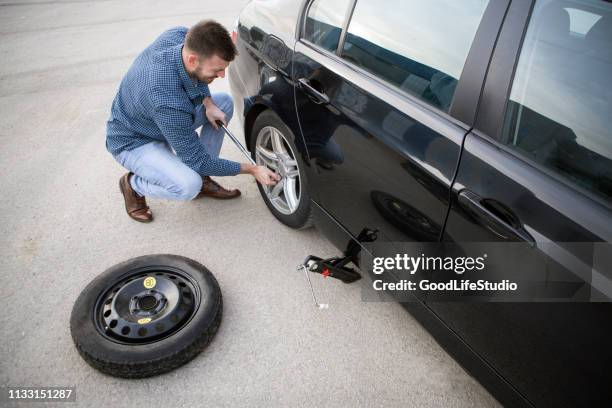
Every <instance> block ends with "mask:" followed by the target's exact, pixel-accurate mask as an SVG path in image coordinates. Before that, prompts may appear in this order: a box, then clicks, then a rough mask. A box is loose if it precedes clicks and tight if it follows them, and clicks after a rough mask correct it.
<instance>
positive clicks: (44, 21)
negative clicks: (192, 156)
mask: <svg viewBox="0 0 612 408" xmlns="http://www.w3.org/2000/svg"><path fill="white" fill-rule="evenodd" d="M244 3H245V1H233V0H228V1H223V2H212V1H195V0H190V1H159V0H151V1H144V0H134V1H129V2H128V1H122V0H109V1H44V0H41V1H0V61H2V63H1V64H0V171H1V177H0V191H1V194H0V271H1V275H0V278H1V280H2V283H1V284H0V299H1V302H2V303H1V304H2V311H1V312H0V328H1V334H2V337H1V340H0V386H3V387H6V386H18V387H26V386H28V387H31V386H72V387H76V395H77V402H76V404H72V405H63V404H62V405H61V406H79V407H102V406H107V407H134V406H144V405H145V404H146V405H149V406H167V407H198V406H209V407H223V406H227V407H237V406H252V407H257V406H264V405H265V406H271V407H280V406H283V407H285V406H317V407H319V406H326V407H355V406H380V407H383V406H384V407H400V406H401V407H411V406H413V407H442V406H444V407H472V406H478V407H480V406H497V405H498V403H497V402H496V401H495V399H493V398H492V397H491V396H490V395H489V394H488V393H487V391H486V390H484V389H483V387H482V386H481V385H480V384H478V383H477V382H476V381H475V380H474V379H473V378H472V377H470V376H469V375H468V374H467V373H466V372H465V371H464V370H463V369H462V368H461V367H460V366H459V365H458V364H457V363H456V362H455V361H454V360H453V359H452V358H451V357H450V356H449V355H448V354H447V353H446V352H444V351H443V350H442V349H441V347H440V346H439V345H438V344H437V343H436V342H435V341H434V340H433V338H432V337H431V336H430V335H429V334H428V333H427V332H426V331H425V330H424V329H423V328H422V327H421V326H420V325H419V324H418V323H417V322H416V321H415V320H414V319H413V318H412V317H411V316H410V315H409V314H408V313H407V312H406V311H405V310H404V309H403V308H402V307H401V306H400V305H399V304H397V303H393V302H386V303H366V302H362V301H361V293H360V288H359V285H357V284H353V285H345V284H342V283H341V282H339V281H333V280H325V281H324V280H323V279H322V278H320V277H318V276H314V275H313V284H314V286H315V289H316V290H317V293H318V296H319V297H320V301H322V302H325V303H329V304H330V308H329V309H327V310H318V309H316V308H315V307H314V306H313V304H312V299H311V297H310V293H309V290H308V286H307V282H306V280H305V277H304V275H303V273H300V272H297V271H296V270H295V268H296V265H297V264H298V263H299V262H300V261H302V260H303V259H304V258H305V256H306V255H307V254H316V255H319V256H334V255H338V254H339V252H338V251H337V250H336V249H335V248H334V247H333V246H332V245H331V244H330V243H329V242H328V241H326V240H325V238H323V237H322V235H320V234H319V233H318V232H317V231H316V230H315V229H309V230H305V231H294V230H292V229H289V228H287V227H285V226H283V225H282V224H280V223H279V222H277V221H276V219H275V218H274V217H273V216H272V215H271V214H270V213H269V211H268V210H267V208H266V206H265V205H264V203H263V201H262V199H261V197H260V195H259V192H258V190H257V187H256V185H255V183H254V181H253V180H252V178H251V177H249V176H246V175H240V176H237V177H231V178H224V179H219V181H221V182H222V183H223V184H224V185H226V186H228V187H237V188H240V189H241V190H242V193H243V195H242V197H241V198H239V199H236V200H231V201H227V202H223V201H215V200H212V199H201V200H196V201H191V202H170V201H162V200H149V205H150V206H151V209H152V211H153V212H154V215H155V221H154V222H153V223H152V224H140V223H136V222H134V221H132V220H130V219H129V218H128V217H127V215H126V214H125V210H124V206H123V201H122V197H121V195H120V193H119V190H118V180H119V177H120V176H121V175H122V174H123V173H124V170H123V169H122V168H121V167H120V166H119V164H118V163H116V162H115V161H114V159H113V158H112V157H111V156H110V154H108V153H107V152H106V150H105V146H104V142H105V126H106V120H107V118H108V115H109V111H110V106H111V102H112V99H113V97H114V95H115V92H116V90H117V87H118V85H119V82H120V81H121V78H122V76H123V74H124V73H125V72H126V70H127V69H128V67H129V66H130V64H131V62H132V60H133V59H134V58H135V57H136V55H137V54H138V52H139V51H141V50H142V49H143V48H144V47H145V46H147V45H148V44H149V43H150V42H151V41H152V40H153V39H154V38H155V37H156V36H157V35H159V34H160V33H161V32H162V31H163V30H165V29H167V28H170V27H172V26H177V25H184V26H190V25H191V24H193V23H195V22H197V21H199V20H200V19H204V18H214V19H216V20H218V21H220V22H221V23H223V24H225V25H226V26H227V27H228V28H229V27H231V26H232V25H233V22H234V20H235V19H236V17H237V15H238V13H239V10H240V9H241V6H242V5H243V4H244ZM211 89H212V90H213V92H215V91H228V92H229V86H228V83H227V81H226V80H217V81H215V82H214V83H213V84H212V86H211ZM230 129H231V130H232V131H233V132H234V133H235V134H237V135H239V137H243V135H242V131H241V129H240V126H239V123H238V121H237V120H234V121H232V123H231V124H230ZM222 156H223V157H226V158H230V159H234V160H241V155H240V153H239V152H238V150H237V149H236V148H235V147H234V146H233V145H232V144H231V143H230V142H229V141H226V143H225V144H224V146H223V150H222ZM153 253H173V254H178V255H183V256H186V257H190V258H193V259H195V260H197V261H199V262H201V263H203V264H204V265H206V266H207V267H208V268H209V269H210V270H211V271H212V272H213V273H214V274H215V275H216V277H217V279H218V280H219V283H220V285H221V289H222V291H223V295H224V316H223V321H222V324H221V327H220V330H219V332H218V334H217V336H216V337H215V339H214V341H213V342H212V344H211V345H210V346H209V347H208V348H207V349H206V350H205V351H204V353H202V354H201V355H200V356H198V357H197V358H196V359H195V360H193V361H192V362H190V363H189V364H187V365H186V366H184V367H182V368H180V369H178V370H175V371H173V372H170V373H168V374H165V375H162V376H159V377H154V378H149V379H144V380H122V379H118V378H113V377H109V376H106V375H103V374H101V373H99V372H97V371H96V370H94V369H92V368H91V367H89V366H88V365H87V364H86V363H85V362H84V361H83V360H82V359H81V358H80V357H79V355H78V353H77V351H76V349H75V348H74V346H73V343H72V340H71V337H70V331H69V324H68V322H69V318H70V312H71V309H72V305H73V302H74V301H75V299H76V298H77V296H78V294H79V293H80V291H81V290H82V289H83V288H84V287H85V285H86V284H87V283H88V282H90V281H91V280H92V279H93V278H94V277H95V276H96V275H98V274H99V273H101V272H102V271H104V270H105V269H106V268H108V267H110V266H112V265H113V264H115V263H118V262H121V261H123V260H126V259H128V258H131V257H135V256H140V255H145V254H153Z"/></svg>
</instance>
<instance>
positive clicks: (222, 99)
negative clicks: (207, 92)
mask: <svg viewBox="0 0 612 408" xmlns="http://www.w3.org/2000/svg"><path fill="white" fill-rule="evenodd" d="M212 98H213V102H214V103H215V105H217V106H218V107H219V109H221V110H222V111H223V113H225V118H226V121H228V122H229V121H230V119H231V118H232V116H233V115H234V101H233V100H232V97H231V95H230V94H228V93H226V92H219V93H216V94H214V95H213V96H212Z"/></svg>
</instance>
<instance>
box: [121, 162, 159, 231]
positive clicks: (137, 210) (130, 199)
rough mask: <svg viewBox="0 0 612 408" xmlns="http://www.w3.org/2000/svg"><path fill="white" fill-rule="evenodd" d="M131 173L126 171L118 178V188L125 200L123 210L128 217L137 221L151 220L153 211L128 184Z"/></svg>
mask: <svg viewBox="0 0 612 408" xmlns="http://www.w3.org/2000/svg"><path fill="white" fill-rule="evenodd" d="M132 175H133V174H132V173H126V174H124V175H123V176H121V178H120V179H119V189H120V190H121V194H123V199H124V200H125V211H127V213H128V215H129V216H130V218H132V219H133V220H136V221H138V222H151V221H153V213H151V210H149V206H147V202H146V200H145V198H144V197H139V196H138V194H136V192H135V191H134V189H133V188H132V186H131V185H130V177H131V176H132Z"/></svg>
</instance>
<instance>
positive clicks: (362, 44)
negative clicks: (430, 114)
mask: <svg viewBox="0 0 612 408" xmlns="http://www.w3.org/2000/svg"><path fill="white" fill-rule="evenodd" d="M487 2H488V1H487V0H462V1H456V0H429V1H420V0H402V1H398V0H358V1H357V5H356V6H355V11H354V13H353V18H352V19H351V22H350V25H349V29H348V34H347V37H346V41H345V43H344V46H343V51H342V56H343V58H345V59H347V60H349V61H351V62H353V63H354V64H356V65H358V66H360V67H362V68H364V69H366V70H367V71H370V72H371V73H373V74H376V75H377V76H379V77H381V78H382V79H384V80H386V81H388V82H390V83H392V84H393V85H396V86H398V87H399V88H401V89H403V90H405V91H407V92H409V93H411V94H413V95H416V96H418V97H420V98H421V99H423V100H425V101H427V102H428V103H430V104H432V105H434V106H436V107H438V108H440V109H443V110H445V111H447V110H448V109H449V108H450V104H451V101H452V99H453V95H454V93H455V88H456V86H457V81H458V79H459V76H460V75H461V71H462V69H463V65H464V64H465V60H466V58H467V55H468V51H469V49H470V46H471V45H472V41H473V40H474V35H475V34H476V29H477V28H478V25H479V24H480V19H481V18H482V15H483V13H484V10H485V7H486V5H487Z"/></svg>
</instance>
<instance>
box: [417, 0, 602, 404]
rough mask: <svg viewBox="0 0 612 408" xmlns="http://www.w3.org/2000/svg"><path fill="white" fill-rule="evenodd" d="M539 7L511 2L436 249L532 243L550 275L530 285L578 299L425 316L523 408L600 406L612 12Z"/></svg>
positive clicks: (445, 306)
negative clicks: (544, 284)
mask: <svg viewBox="0 0 612 408" xmlns="http://www.w3.org/2000/svg"><path fill="white" fill-rule="evenodd" d="M534 3H535V4H533V3H532V2H531V1H514V2H513V3H512V6H511V7H510V9H509V11H508V14H507V16H506V19H505V21H504V26H503V28H502V31H501V34H500V38H499V40H498V43H497V46H496V49H495V52H494V55H493V59H492V61H491V66H490V69H489V71H488V76H487V82H486V85H485V88H484V91H483V96H482V101H481V103H480V106H481V108H480V109H479V112H478V118H477V121H476V124H475V129H474V131H473V132H471V133H470V134H469V135H468V136H467V137H466V139H465V143H464V147H463V151H462V156H461V160H460V165H459V170H458V173H457V176H456V179H455V181H454V183H453V187H452V206H451V211H450V214H449V217H448V222H447V223H446V226H445V231H444V240H446V241H452V242H456V243H458V244H459V245H461V243H465V242H514V241H519V242H521V241H531V242H532V243H533V245H534V249H535V251H537V255H538V257H540V258H541V260H542V262H543V263H544V264H545V265H547V267H546V269H542V270H534V271H529V272H530V273H531V272H533V274H534V275H536V276H537V277H538V279H544V280H545V279H547V276H550V275H547V274H550V273H553V274H556V275H557V278H558V277H559V276H562V277H563V278H564V279H567V280H568V281H573V282H579V283H581V284H582V287H583V288H584V289H585V290H583V291H582V292H581V293H580V295H581V296H582V298H581V299H579V300H580V301H579V302H572V303H460V302H454V303H450V302H446V303H444V302H431V301H428V302H427V303H428V307H429V308H431V310H433V311H434V312H435V313H436V314H437V315H438V317H440V318H441V319H442V320H443V321H444V322H445V323H446V324H447V325H448V326H449V327H450V328H451V329H452V330H454V331H455V333H457V334H458V335H459V336H460V337H461V338H462V339H463V340H464V341H465V342H466V343H468V344H469V345H470V346H471V347H472V348H473V349H474V350H475V351H476V352H477V353H478V354H479V355H480V356H481V357H482V358H483V359H484V360H485V361H486V362H487V363H489V364H490V365H491V366H492V367H493V368H494V369H495V370H496V371H497V372H498V373H500V374H501V376H503V377H504V378H505V379H506V380H507V381H508V382H509V383H510V384H511V386H512V387H514V388H515V389H516V390H517V391H518V392H519V393H520V394H521V395H522V396H524V397H525V398H526V399H527V400H528V401H529V402H531V403H532V404H534V405H536V406H557V407H561V406H568V407H569V406H589V407H591V406H604V405H609V403H610V401H611V400H612V392H611V388H610V386H609V385H610V382H611V380H612V376H611V375H610V373H609V367H610V363H611V362H612V353H611V351H610V344H609V339H610V338H611V336H612V330H611V326H610V324H609V319H610V316H612V307H611V305H610V303H604V302H596V301H588V300H589V299H591V298H593V299H599V300H601V299H602V295H604V296H610V291H609V287H610V285H611V284H612V257H611V256H610V253H611V251H610V242H611V241H612V134H611V133H610V129H612V119H611V116H610V107H611V106H612V86H611V82H610V80H609V74H610V72H612V44H611V42H610V40H611V39H612V5H611V4H610V3H605V2H600V1H579V0H576V1H546V0H537V1H535V2H534ZM527 23H528V25H527ZM523 37H524V41H522V39H523ZM517 58H518V65H516V70H515V61H516V60H517ZM514 71H516V72H515V73H514ZM508 95H509V97H508Z"/></svg>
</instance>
